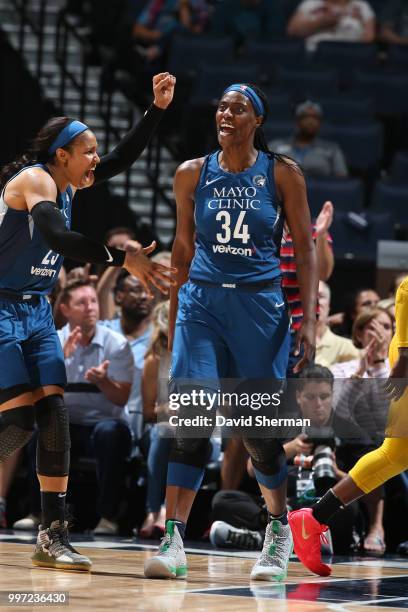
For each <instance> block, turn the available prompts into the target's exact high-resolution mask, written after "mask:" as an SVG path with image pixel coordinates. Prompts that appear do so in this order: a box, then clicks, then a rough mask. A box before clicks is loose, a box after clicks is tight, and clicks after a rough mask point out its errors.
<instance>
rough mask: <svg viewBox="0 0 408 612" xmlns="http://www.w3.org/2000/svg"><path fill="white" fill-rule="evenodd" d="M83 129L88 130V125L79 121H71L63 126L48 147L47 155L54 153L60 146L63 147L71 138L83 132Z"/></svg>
mask: <svg viewBox="0 0 408 612" xmlns="http://www.w3.org/2000/svg"><path fill="white" fill-rule="evenodd" d="M85 130H89V127H88V126H87V125H85V123H81V122H80V121H71V123H68V125H66V126H65V127H64V129H63V130H61V132H60V133H59V134H58V136H57V137H56V139H55V140H54V142H53V143H52V145H51V146H50V148H49V149H48V154H49V155H54V153H55V151H56V150H57V149H59V148H60V147H65V145H66V144H68V143H69V142H70V141H71V140H72V139H73V138H75V137H76V136H78V135H79V134H82V132H85Z"/></svg>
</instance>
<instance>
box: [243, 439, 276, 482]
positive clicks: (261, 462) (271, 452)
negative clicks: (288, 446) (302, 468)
mask: <svg viewBox="0 0 408 612" xmlns="http://www.w3.org/2000/svg"><path fill="white" fill-rule="evenodd" d="M242 441H243V443H244V446H245V448H246V449H247V451H248V453H249V455H250V457H251V459H252V464H253V466H254V468H255V469H257V470H259V471H260V472H262V473H263V474H268V475H271V476H273V475H274V474H277V473H278V472H279V471H280V470H281V469H282V465H283V464H285V463H286V457H285V451H284V450H283V446H282V444H281V442H280V441H279V440H277V439H276V438H243V440H242Z"/></svg>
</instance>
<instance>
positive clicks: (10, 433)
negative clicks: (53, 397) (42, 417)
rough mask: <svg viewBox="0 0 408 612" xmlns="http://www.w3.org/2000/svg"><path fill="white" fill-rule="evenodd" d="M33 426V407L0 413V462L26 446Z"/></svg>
mask: <svg viewBox="0 0 408 612" xmlns="http://www.w3.org/2000/svg"><path fill="white" fill-rule="evenodd" d="M34 424H35V418H34V406H18V408H10V409H9V410H2V411H1V412H0V462H1V461H5V460H6V459H7V458H8V457H10V455H12V454H13V453H14V451H16V450H18V449H19V448H22V447H23V446H24V445H25V444H27V442H28V441H29V439H30V438H31V436H32V434H33V431H34Z"/></svg>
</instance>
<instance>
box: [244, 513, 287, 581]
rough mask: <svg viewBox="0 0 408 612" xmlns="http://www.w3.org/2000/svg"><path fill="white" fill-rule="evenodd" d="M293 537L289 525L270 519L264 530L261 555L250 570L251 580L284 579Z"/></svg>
mask: <svg viewBox="0 0 408 612" xmlns="http://www.w3.org/2000/svg"><path fill="white" fill-rule="evenodd" d="M292 549H293V538H292V532H291V530H290V527H289V525H282V523H281V522H280V521H271V522H270V523H269V524H268V525H267V527H266V532H265V540H264V544H263V548H262V552H261V555H260V557H259V559H258V561H257V562H256V563H255V565H254V567H253V568H252V572H251V579H252V580H278V581H281V580H284V579H285V578H286V576H287V573H288V563H289V557H290V555H291V554H292Z"/></svg>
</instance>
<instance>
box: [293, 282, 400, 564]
mask: <svg viewBox="0 0 408 612" xmlns="http://www.w3.org/2000/svg"><path fill="white" fill-rule="evenodd" d="M395 321H396V331H395V335H394V337H393V339H392V341H391V344H390V349H389V359H390V364H391V366H392V370H391V373H390V376H389V379H388V381H387V384H386V388H387V390H388V391H389V394H390V397H391V398H392V400H393V401H392V402H391V406H390V412H389V415H388V422H387V428H386V431H385V434H386V438H385V440H384V442H383V443H382V445H381V446H380V447H379V448H377V449H376V450H374V451H372V452H371V453H367V455H364V456H363V457H361V459H359V461H357V463H356V465H355V466H354V467H353V468H352V469H351V470H350V472H349V474H348V476H346V477H345V478H343V480H341V481H340V482H338V483H337V484H336V485H335V486H334V487H333V489H329V491H328V492H327V493H325V495H323V497H322V498H321V500H320V501H319V502H317V503H316V504H315V505H314V506H312V507H311V508H301V509H300V510H295V511H294V512H291V513H290V517H289V520H290V525H291V528H292V533H293V538H294V543H295V552H296V554H297V556H298V557H299V559H300V560H301V561H302V562H303V564H304V565H305V566H306V567H307V568H308V569H310V570H311V571H312V572H314V573H315V574H319V575H320V576H329V575H330V573H331V567H330V566H329V565H327V564H326V563H322V560H321V554H320V536H321V535H322V534H323V533H324V532H325V531H327V523H328V522H329V521H330V520H331V519H332V518H333V519H335V514H336V513H337V512H338V511H339V510H342V509H343V508H344V507H345V506H347V505H348V504H351V502H353V501H355V500H356V499H359V498H360V497H362V496H363V495H364V494H366V493H370V491H373V490H374V489H376V488H377V487H379V486H380V485H382V484H384V483H385V482H387V480H389V479H390V478H392V477H393V476H396V475H397V474H400V473H401V472H404V471H405V470H407V469H408V391H407V390H406V387H407V384H408V278H405V279H404V280H403V281H402V283H401V284H400V286H399V288H398V291H397V296H396V302H395Z"/></svg>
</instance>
